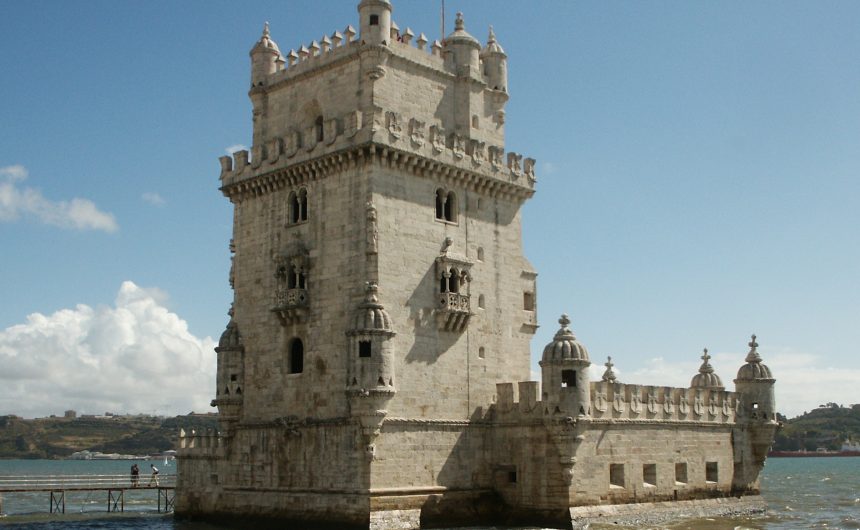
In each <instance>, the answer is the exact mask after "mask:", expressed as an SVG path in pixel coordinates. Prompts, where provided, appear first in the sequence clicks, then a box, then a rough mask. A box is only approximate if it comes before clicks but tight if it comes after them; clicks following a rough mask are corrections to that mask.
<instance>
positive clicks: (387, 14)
mask: <svg viewBox="0 0 860 530" xmlns="http://www.w3.org/2000/svg"><path fill="white" fill-rule="evenodd" d="M391 11H392V7H391V2H389V0H361V3H360V4H358V16H359V18H360V20H361V25H360V27H361V30H360V31H361V33H360V36H359V38H360V39H361V42H362V44H371V45H377V44H389V42H390V40H391Z"/></svg>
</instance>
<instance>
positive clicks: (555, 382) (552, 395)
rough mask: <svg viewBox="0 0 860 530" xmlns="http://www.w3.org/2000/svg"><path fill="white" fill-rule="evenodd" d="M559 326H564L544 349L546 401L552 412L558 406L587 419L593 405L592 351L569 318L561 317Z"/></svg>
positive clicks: (543, 370)
mask: <svg viewBox="0 0 860 530" xmlns="http://www.w3.org/2000/svg"><path fill="white" fill-rule="evenodd" d="M558 323H559V324H560V325H561V327H560V328H559V330H558V331H557V332H556V334H555V337H553V340H552V342H550V343H549V344H547V345H546V347H545V348H544V349H543V358H542V359H541V362H540V366H541V374H542V378H543V401H544V402H546V404H547V405H548V406H549V407H550V410H552V407H553V406H555V407H558V409H559V411H560V412H566V413H568V414H576V415H578V416H587V415H588V414H589V413H590V404H591V385H590V383H589V380H588V367H589V366H591V360H590V359H589V358H588V350H587V349H586V348H585V346H584V345H583V344H582V343H581V342H579V341H578V340H576V336H575V335H574V334H573V331H571V329H570V319H569V318H568V316H567V315H561V318H559V319H558Z"/></svg>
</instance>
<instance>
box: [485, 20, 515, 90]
mask: <svg viewBox="0 0 860 530" xmlns="http://www.w3.org/2000/svg"><path fill="white" fill-rule="evenodd" d="M481 63H482V64H483V65H484V79H485V80H486V82H487V86H488V87H489V88H491V89H492V90H499V91H502V92H507V91H508V56H507V54H505V50H503V49H502V47H501V45H499V43H498V42H497V41H496V34H495V32H494V31H493V26H490V35H489V36H488V37H487V45H486V46H485V47H484V49H483V50H481Z"/></svg>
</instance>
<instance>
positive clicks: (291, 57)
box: [287, 50, 299, 66]
mask: <svg viewBox="0 0 860 530" xmlns="http://www.w3.org/2000/svg"><path fill="white" fill-rule="evenodd" d="M298 60H299V54H297V53H296V50H290V53H288V54H287V64H288V65H289V66H294V65H295V64H296V63H297V62H298Z"/></svg>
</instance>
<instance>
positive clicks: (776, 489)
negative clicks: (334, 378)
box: [0, 457, 860, 530]
mask: <svg viewBox="0 0 860 530" xmlns="http://www.w3.org/2000/svg"><path fill="white" fill-rule="evenodd" d="M153 463H155V465H156V466H157V467H159V468H160V469H161V470H162V473H173V472H174V471H175V467H174V464H171V465H170V466H167V467H166V468H165V467H164V465H163V463H162V462H153ZM144 464H145V465H141V463H138V465H140V468H141V471H142V473H141V480H142V481H143V482H144V483H146V481H148V480H149V479H148V475H147V473H146V470H148V469H149V462H146V463H144ZM130 466H131V462H125V461H52V460H5V461H3V460H0V475H23V474H30V475H32V474H119V473H128V470H129V467H130ZM762 491H763V492H764V497H765V499H766V500H767V501H768V505H769V508H770V512H769V514H768V515H767V516H764V517H755V518H721V519H691V520H686V521H680V522H677V523H673V524H669V525H662V526H659V527H650V528H655V529H656V528H659V529H661V530H662V529H666V530H808V529H814V528H824V529H828V530H835V529H839V530H860V457H848V458H772V459H770V460H768V462H767V466H766V467H765V471H764V474H763V475H762ZM137 494H143V496H145V497H149V501H147V500H145V499H143V500H139V501H134V500H133V501H132V502H131V504H130V502H129V497H128V496H127V497H126V510H127V511H126V513H125V514H110V515H108V514H106V513H104V512H105V510H106V501H107V500H106V495H102V494H101V493H99V494H98V495H97V497H98V498H96V496H94V495H90V496H89V498H88V497H87V496H86V494H84V495H83V496H82V497H81V498H76V497H74V498H73V497H67V500H66V514H65V515H49V514H47V513H46V512H47V511H48V502H49V497H48V494H47V493H39V494H38V495H37V496H36V497H35V498H33V499H24V500H23V501H21V500H19V499H18V498H17V497H12V495H11V494H7V495H6V496H5V497H4V503H3V505H4V510H5V512H6V513H7V514H9V516H8V517H6V518H3V519H0V527H3V528H5V527H7V526H8V527H9V528H14V529H16V530H18V529H20V530H61V529H62V530H65V529H71V530H91V529H92V530H97V529H109V530H117V529H126V528H129V529H138V530H215V529H217V528H223V527H217V526H213V525H207V524H202V523H188V522H175V521H174V520H173V518H172V517H171V516H169V515H166V516H165V515H161V514H158V513H157V512H156V505H155V500H156V496H155V492H154V491H147V492H134V493H133V494H132V493H129V494H127V495H137ZM102 497H105V498H102ZM150 501H151V502H150ZM609 528H613V529H619V528H624V527H620V526H618V525H592V529H593V530H606V529H609ZM627 528H634V527H627Z"/></svg>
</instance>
